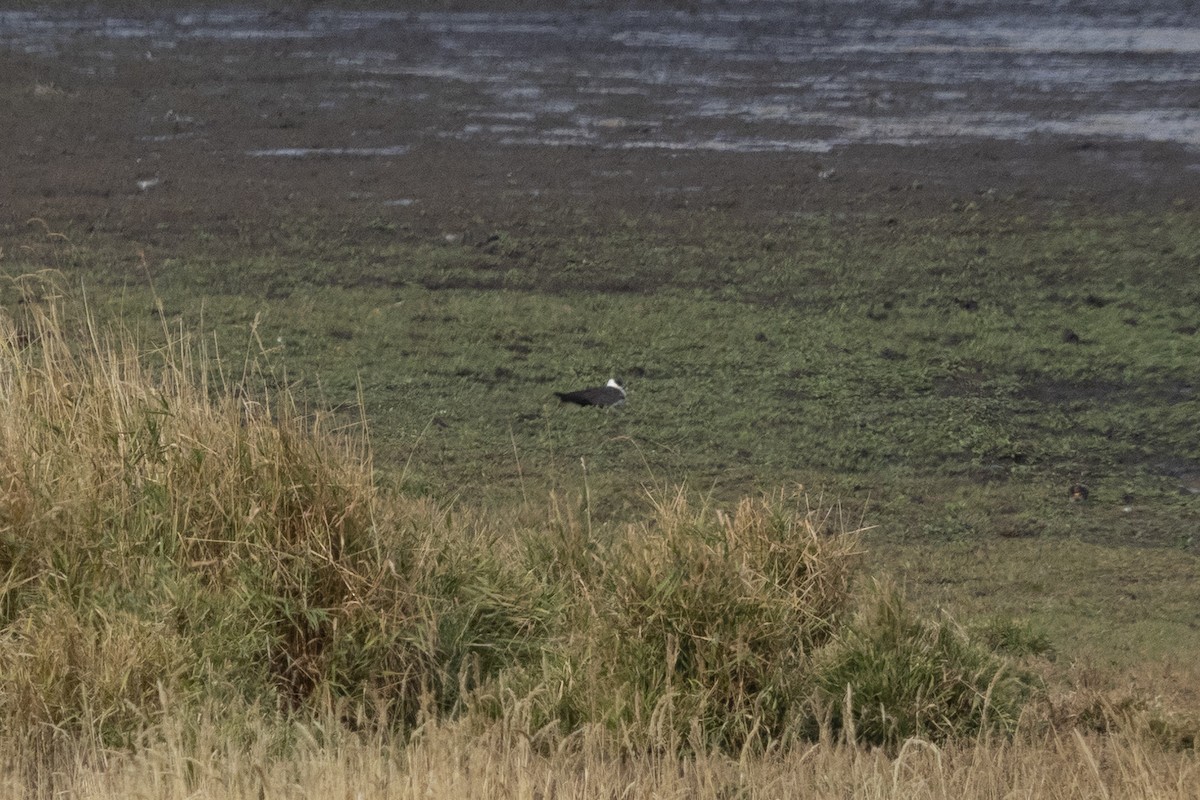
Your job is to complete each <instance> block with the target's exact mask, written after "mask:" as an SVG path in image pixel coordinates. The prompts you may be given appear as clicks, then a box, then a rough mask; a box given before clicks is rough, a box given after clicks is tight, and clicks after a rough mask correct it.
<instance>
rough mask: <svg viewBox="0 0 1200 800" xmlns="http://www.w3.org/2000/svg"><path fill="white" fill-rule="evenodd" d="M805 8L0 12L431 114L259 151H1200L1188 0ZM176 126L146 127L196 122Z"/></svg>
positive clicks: (291, 97)
mask: <svg viewBox="0 0 1200 800" xmlns="http://www.w3.org/2000/svg"><path fill="white" fill-rule="evenodd" d="M797 5H798V4H796V3H793V2H790V0H789V1H788V2H766V1H765V0H760V1H752V2H735V1H734V0H727V1H726V2H711V3H701V4H698V5H697V6H696V7H695V8H696V10H695V11H674V10H662V9H660V10H624V9H622V10H607V9H583V10H574V11H551V12H461V13H406V12H392V11H311V12H295V13H290V12H289V13H279V12H267V11H259V10H250V9H246V10H228V9H226V10H201V9H187V8H181V9H175V10H170V11H161V12H158V13H153V14H147V15H142V16H132V15H122V16H106V15H104V14H102V13H99V12H96V11H94V10H87V11H80V12H77V13H68V12H45V11H21V12H2V13H0V47H4V48H8V49H10V50H12V51H14V52H17V53H22V54H25V55H27V56H30V57H44V58H46V59H54V60H59V61H61V62H63V63H66V64H68V65H70V68H71V69H72V70H73V71H74V72H75V73H76V74H77V75H79V76H80V77H81V78H86V79H93V80H105V79H108V78H112V77H115V76H116V75H118V73H119V72H120V70H121V68H122V65H123V64H127V63H131V62H147V63H164V62H166V63H170V62H172V61H175V62H180V63H187V64H191V65H197V64H199V65H202V66H204V67H211V69H212V70H214V73H213V76H212V77H213V80H214V81H218V82H220V81H222V80H223V81H228V82H237V81H242V80H248V81H252V80H254V79H255V77H256V76H258V75H260V74H261V73H262V72H263V70H264V69H269V72H270V78H271V81H272V86H271V91H273V92H275V93H276V96H277V97H280V98H286V102H287V103H288V104H290V105H292V106H293V107H295V108H297V109H310V110H313V111H315V112H318V113H323V114H326V115H328V116H329V117H330V118H333V119H336V115H337V114H338V111H339V109H341V108H343V107H345V106H347V105H348V104H352V103H357V104H362V103H371V104H376V105H379V106H381V107H383V108H385V109H386V108H387V107H389V106H395V107H397V108H399V107H404V109H405V110H406V115H407V116H409V117H412V116H413V115H414V114H415V116H416V117H417V118H419V119H420V120H421V124H409V125H407V126H398V127H397V129H396V130H395V131H394V132H392V133H391V136H390V138H389V137H387V136H385V139H386V141H383V142H381V143H379V144H378V145H376V144H372V145H371V146H361V145H360V144H359V143H357V142H356V141H355V137H356V136H357V135H358V133H359V132H358V131H356V130H354V129H353V127H352V126H348V127H346V128H345V129H343V130H341V131H340V132H339V133H337V134H336V135H337V136H340V137H342V138H341V140H340V141H329V140H326V141H322V142H321V143H320V144H319V145H313V144H311V143H308V142H302V143H297V144H296V146H278V145H279V143H278V142H277V141H274V140H272V141H269V142H268V141H264V142H262V146H261V147H254V148H252V149H250V150H248V151H246V152H247V153H249V154H252V155H255V156H260V157H279V158H297V157H315V156H323V157H324V156H353V157H390V156H396V155H401V154H403V153H404V152H406V151H407V150H408V148H409V147H411V146H412V145H413V144H414V143H415V142H417V141H420V140H421V139H425V138H432V139H452V140H460V141H468V142H480V143H486V144H490V145H502V146H503V145H529V144H533V145H561V146H588V147H595V148H604V149H662V150H665V151H689V150H690V151H719V152H825V151H829V150H832V149H835V148H837V147H840V146H845V145H850V144H860V143H867V144H871V143H887V144H898V145H918V144H928V143H938V142H942V141H947V140H952V141H955V142H962V141H964V140H972V139H1000V140H1015V141H1021V140H1027V139H1029V138H1031V137H1071V138H1074V139H1080V138H1082V139H1119V140H1126V141H1130V140H1132V141H1138V140H1143V141H1156V142H1171V143H1177V144H1183V145H1186V146H1189V147H1196V146H1200V14H1195V13H1188V11H1187V9H1186V8H1185V5H1186V4H1184V3H1178V4H1176V3H1169V2H1162V1H1161V0H1158V1H1157V2H1156V0H1150V2H1146V3H1137V4H1133V3H1124V4H1122V3H1096V4H1086V3H1085V4H1077V5H1076V6H1075V7H1074V8H1072V9H1063V8H1062V7H1061V4H1059V3H1054V2H1050V1H1049V0H1035V1H1033V2H1023V3H999V2H993V3H983V2H964V3H955V4H943V3H938V2H926V3H902V2H891V3H887V2H885V3H880V2H836V3H835V2H828V3H813V4H805V9H804V10H797ZM265 64H269V68H268V67H266V66H265ZM186 112H187V109H182V110H180V113H181V114H182V113H186ZM176 127H178V128H183V130H180V131H174V132H172V133H171V134H162V133H156V132H154V131H149V130H148V131H147V132H146V135H147V137H162V136H165V135H169V136H176V137H180V138H187V137H188V136H190V135H191V131H190V130H188V129H186V128H187V126H184V125H177V126H176Z"/></svg>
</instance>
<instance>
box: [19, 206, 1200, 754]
mask: <svg viewBox="0 0 1200 800" xmlns="http://www.w3.org/2000/svg"><path fill="white" fill-rule="evenodd" d="M310 222H312V221H308V220H305V221H304V224H300V223H299V222H298V223H297V224H296V225H295V226H294V227H290V226H289V227H288V228H286V229H281V230H278V231H271V232H250V233H249V234H248V236H249V241H242V242H239V243H238V245H239V246H237V247H234V246H232V245H231V243H230V242H229V241H226V240H224V239H222V238H220V237H213V236H211V235H209V234H206V233H205V232H202V231H198V232H193V233H192V234H189V236H188V237H187V241H186V242H184V243H183V245H182V246H177V243H176V245H173V246H172V247H171V249H170V252H169V253H163V254H161V255H156V254H155V251H154V249H153V248H151V249H150V250H149V251H148V254H147V256H146V257H145V259H144V260H143V259H142V258H130V257H129V253H128V252H126V250H125V246H124V245H122V244H121V243H120V242H118V241H116V240H114V239H113V238H110V237H107V236H106V235H104V234H94V235H92V236H79V235H76V234H74V233H72V232H70V231H68V232H66V238H61V237H59V236H51V237H45V238H43V233H42V232H40V231H35V230H31V231H30V232H28V233H26V234H25V239H24V240H23V245H22V247H21V248H14V249H13V250H10V251H8V253H7V254H6V258H7V261H6V266H7V267H8V271H9V273H10V274H11V275H18V274H21V273H24V272H27V271H29V270H30V269H32V268H34V267H37V266H40V265H43V264H53V265H54V266H55V267H56V269H55V273H56V275H58V276H59V278H58V280H59V281H61V284H62V285H68V286H70V287H71V288H70V289H69V290H67V292H66V294H67V295H69V297H68V298H66V299H61V298H58V297H57V296H56V293H57V292H58V289H57V288H55V287H56V285H57V284H55V283H53V282H50V283H47V282H43V281H33V280H30V279H27V278H26V279H16V280H14V281H13V282H12V283H11V285H7V286H5V287H4V288H3V300H4V309H5V312H6V314H7V316H6V317H4V318H3V319H5V329H4V330H3V331H2V332H0V333H2V334H3V335H2V336H0V340H2V341H0V350H3V352H2V353H0V356H2V358H3V360H4V363H3V365H2V367H0V385H2V388H3V392H2V393H0V394H2V395H3V397H2V401H3V404H4V409H3V410H4V417H3V419H4V422H3V426H2V428H3V431H4V436H5V447H4V451H3V452H4V458H3V460H2V461H0V466H2V468H3V474H2V475H0V481H2V482H3V483H2V486H0V489H2V491H0V495H2V496H0V504H2V505H0V575H2V578H0V624H2V625H3V630H4V636H3V637H2V638H0V707H2V710H3V711H4V712H5V713H4V718H5V719H6V720H8V722H7V723H5V725H6V727H5V728H4V730H3V731H2V732H0V735H2V736H3V737H4V738H5V739H6V741H8V742H10V743H12V744H13V747H14V752H22V753H32V754H35V756H36V757H34V756H31V757H32V758H34V761H33V762H32V766H30V765H28V764H26V765H24V766H22V767H21V769H23V770H26V771H29V770H33V771H34V772H36V771H37V770H40V769H49V768H50V767H48V766H47V764H50V763H51V761H47V760H46V759H47V758H49V757H50V756H47V754H48V753H49V754H54V753H58V752H59V749H58V748H67V749H68V750H69V749H70V748H71V747H73V746H74V745H73V744H72V743H77V742H82V741H89V742H92V743H93V744H94V746H96V747H98V748H101V749H103V748H106V747H110V746H127V745H132V744H134V743H136V742H138V741H149V740H148V739H146V738H145V737H147V736H150V737H151V738H154V737H160V738H161V737H165V740H166V741H170V737H171V736H172V735H176V734H173V733H171V731H174V730H175V728H173V727H172V726H178V725H182V728H181V729H180V731H178V732H177V733H178V736H181V737H188V740H189V743H190V744H189V746H191V745H192V744H195V742H197V741H199V739H198V738H197V737H200V736H201V734H202V733H203V731H201V730H200V729H197V728H195V727H194V726H193V725H191V724H190V723H188V724H184V723H182V722H181V721H180V720H181V719H193V720H194V719H204V720H208V721H209V722H207V723H206V724H211V725H215V726H217V727H220V728H222V730H228V731H229V734H228V735H229V736H231V737H233V738H232V739H230V740H229V741H234V740H236V739H237V738H238V737H244V738H253V737H255V736H259V735H262V736H263V737H264V741H265V740H266V739H272V737H278V739H279V741H276V743H275V744H272V745H270V747H268V748H267V749H271V748H276V747H277V748H278V751H279V752H285V751H289V749H290V748H292V747H295V746H297V742H298V740H300V739H303V736H304V735H305V734H300V733H296V732H295V731H292V732H290V733H289V732H288V731H290V730H291V729H290V728H288V727H287V726H285V725H283V723H282V720H283V719H284V718H285V717H288V716H289V715H290V718H291V719H292V721H293V722H295V723H297V724H300V725H301V726H304V725H315V726H316V728H305V729H306V730H318V729H319V730H325V731H330V733H328V736H330V737H331V739H330V740H331V741H333V740H334V739H336V736H338V735H341V734H335V733H333V732H332V731H333V730H334V729H338V730H341V729H342V727H346V728H350V729H355V730H361V731H382V730H402V731H410V730H414V729H415V730H418V731H422V730H423V731H432V730H434V729H435V727H434V726H435V722H436V725H442V724H452V723H451V722H449V721H451V720H458V721H459V722H461V723H462V724H465V725H467V726H468V727H470V726H477V727H475V728H472V729H474V730H483V729H488V730H493V729H492V728H488V726H489V725H499V726H500V730H502V731H508V733H501V734H497V735H500V736H506V737H511V736H516V735H517V734H516V733H515V731H517V730H520V731H521V732H522V734H521V735H526V736H531V737H533V739H532V741H534V742H542V743H543V744H545V745H548V746H550V747H551V748H553V747H558V746H560V745H562V743H563V742H567V741H574V739H572V738H571V737H577V736H583V737H590V736H595V735H596V734H595V732H596V731H597V730H603V731H606V732H607V733H608V735H610V736H613V737H614V738H615V740H617V741H619V742H620V743H621V746H622V747H624V748H626V752H637V753H646V752H653V751H656V750H659V749H664V748H665V749H674V748H688V749H691V750H692V751H693V752H697V753H700V752H708V751H710V750H712V751H713V752H725V753H738V752H741V753H743V754H744V753H748V752H752V751H755V752H757V751H762V752H773V749H775V748H780V747H781V745H782V744H786V743H789V742H794V741H797V740H799V739H804V738H811V739H818V740H822V741H832V740H834V739H835V738H836V737H841V738H843V739H846V740H851V741H856V742H861V743H871V744H882V745H886V746H887V749H888V752H891V753H897V752H901V751H902V750H903V748H904V741H905V739H906V738H907V737H910V736H920V737H922V738H923V739H925V740H928V741H938V742H942V743H944V745H945V746H947V747H953V746H956V744H955V743H956V742H961V741H964V740H968V739H978V740H979V741H983V740H984V739H987V738H988V736H989V734H990V733H992V732H997V731H999V732H1003V733H1005V734H1011V733H1012V732H1013V731H1015V730H1020V729H1032V730H1038V731H1053V732H1061V731H1064V730H1067V729H1070V728H1076V729H1078V730H1086V731H1091V732H1099V733H1102V734H1104V735H1110V734H1112V733H1114V732H1122V733H1133V734H1137V735H1141V734H1143V733H1144V734H1146V739H1145V741H1150V742H1153V743H1154V746H1155V747H1157V746H1160V745H1167V746H1169V747H1170V748H1184V749H1188V748H1194V742H1195V719H1196V709H1197V708H1200V704H1198V703H1197V698H1196V697H1195V693H1194V689H1193V688H1192V687H1194V686H1195V678H1196V675H1195V672H1194V667H1191V666H1190V664H1191V662H1192V661H1193V659H1191V658H1190V656H1191V655H1194V653H1195V652H1197V650H1198V649H1200V636H1198V634H1197V632H1196V629H1195V624H1194V622H1195V611H1194V609H1195V608H1196V606H1197V603H1198V602H1200V596H1198V594H1197V592H1198V591H1200V589H1198V588H1197V585H1196V583H1195V580H1194V576H1195V572H1196V566H1197V557H1198V548H1200V544H1198V543H1197V542H1196V539H1195V529H1196V520H1197V511H1198V506H1197V503H1198V502H1200V500H1198V499H1197V497H1196V495H1195V494H1193V490H1195V489H1196V488H1198V486H1200V484H1197V483H1196V481H1197V478H1198V476H1200V440H1198V439H1197V437H1198V436H1200V434H1198V433H1197V429H1196V426H1195V425H1194V420H1195V418H1196V411H1197V401H1196V399H1195V395H1194V380H1195V374H1194V370H1195V364H1196V363H1200V360H1198V359H1197V356H1200V352H1197V351H1198V350H1200V337H1197V331H1198V330H1200V276H1198V275H1197V273H1196V270H1195V269H1194V266H1195V264H1196V263H1197V257H1198V256H1200V235H1198V234H1197V233H1196V231H1200V225H1197V222H1200V220H1197V218H1196V214H1194V213H1192V212H1186V211H1182V210H1181V211H1179V212H1178V213H1166V214H1160V215H1157V216H1154V217H1146V216H1141V215H1128V216H1106V217H1096V216H1079V215H1076V216H1071V215H1068V214H1064V215H1062V216H1060V217H1053V218H1049V219H1039V220H1031V219H1029V218H1027V217H1023V216H1021V215H1020V214H1018V213H1015V212H1010V211H1008V210H1006V209H1005V208H1003V207H1002V206H997V207H991V208H988V207H985V208H983V209H975V208H963V209H956V210H954V211H953V212H949V213H947V214H945V215H942V216H939V217H935V218H929V219H918V220H912V219H903V220H899V221H895V220H885V219H872V218H857V219H832V218H830V219H796V220H791V221H789V222H787V223H786V224H784V223H782V222H778V221H775V222H771V223H761V222H746V221H733V220H729V219H726V218H724V217H722V216H721V215H720V214H718V213H715V212H714V213H711V214H710V213H698V214H695V215H693V216H688V217H679V218H671V219H653V220H625V221H622V222H621V223H620V224H617V225H614V226H612V227H610V228H606V229H605V230H604V231H603V232H602V233H601V234H600V235H596V232H595V230H594V229H593V228H592V227H591V226H590V223H586V222H584V221H580V220H575V219H573V218H572V217H571V216H570V215H569V214H564V216H563V217H562V218H561V219H558V220H554V221H553V222H554V224H557V225H558V226H559V227H558V228H553V227H552V226H551V223H549V222H547V223H541V224H538V225H536V226H534V225H524V226H514V228H513V229H512V230H500V231H494V230H487V229H483V230H480V231H467V232H466V234H465V235H464V237H463V238H462V239H461V241H460V240H457V239H456V240H455V241H453V242H450V241H445V240H442V239H440V238H439V239H435V240H425V239H423V238H422V237H418V236H415V235H410V234H407V233H406V232H404V231H402V230H395V229H392V228H389V227H388V226H386V225H380V224H375V223H372V224H368V225H364V226H362V227H361V228H358V229H355V230H347V231H329V230H324V229H322V228H321V227H320V225H319V223H314V224H312V225H310V224H309V223H310ZM893 223H894V224H893ZM256 237H261V240H260V239H259V238H256ZM681 242H683V243H685V244H680V243H681ZM13 253H17V254H18V255H19V257H18V258H16V259H14V258H13V255H12V254H13ZM180 253H188V254H189V255H188V256H187V257H186V258H183V257H181V256H180ZM76 286H78V287H79V289H80V291H79V295H80V296H81V297H84V298H86V308H84V306H83V305H82V304H81V303H80V302H78V300H77V299H76V298H75V295H76V289H75V287H76ZM97 320H102V322H98V321H97ZM120 330H128V331H129V333H127V334H126V333H113V332H112V331H120ZM191 330H200V331H204V332H205V333H204V334H203V335H202V336H199V337H197V338H195V339H193V338H191V337H190V336H189V335H187V334H186V333H185V331H191ZM611 374H615V375H617V376H620V377H624V378H625V379H626V380H627V381H628V383H629V386H630V400H629V403H628V405H627V407H625V408H623V409H619V410H615V411H612V412H597V411H593V410H591V409H576V408H567V407H563V406H560V405H559V404H558V403H557V402H556V401H555V400H554V398H553V395H552V394H551V392H552V391H553V390H554V389H559V388H563V387H565V386H573V385H575V384H576V383H577V382H579V381H595V380H602V379H604V378H606V377H607V376H609V375H611ZM367 421H369V424H368V422H367ZM1077 481H1081V482H1083V483H1085V484H1087V485H1088V486H1089V487H1090V489H1091V492H1090V495H1089V498H1088V500H1087V501H1086V502H1083V503H1071V502H1068V496H1067V495H1068V492H1067V489H1068V487H1069V486H1070V485H1071V484H1073V483H1075V482H1077ZM680 485H684V486H688V487H691V488H690V489H685V490H682V491H678V490H676V489H675V488H674V487H677V486H680ZM795 485H802V487H804V488H803V489H802V491H800V492H797V493H789V494H787V495H782V494H775V495H770V496H767V497H763V495H762V491H763V489H764V488H770V487H777V486H795ZM647 495H648V496H649V498H650V506H651V511H650V513H647ZM697 497H702V498H703V499H702V500H697ZM746 497H751V498H759V499H753V500H744V499H743V498H746ZM803 497H809V498H814V501H813V502H814V507H808V506H805V505H803V504H802V503H801V500H800V498H803ZM545 498H550V500H549V502H547V501H546V500H545ZM829 498H836V500H831V499H829ZM860 529H861V530H860ZM864 565H865V571H864V570H863V566H864ZM880 573H883V574H884V575H885V576H890V577H891V578H893V579H894V580H896V581H897V582H899V583H901V584H903V585H904V587H905V592H904V593H902V594H901V593H897V592H895V591H893V590H890V589H882V590H873V589H871V588H870V585H869V581H866V580H864V578H863V575H864V574H866V575H878V574H880ZM941 609H948V610H949V611H950V612H952V613H953V615H954V617H955V618H958V619H960V620H963V624H962V626H960V625H958V624H956V623H955V622H953V620H952V618H951V617H948V616H945V615H944V614H942V613H941V611H940V610H941ZM1054 659H1057V660H1054ZM1088 663H1090V664H1096V665H1099V667H1101V668H1102V669H1106V670H1111V671H1110V672H1102V673H1099V674H1100V677H1096V674H1093V673H1088V672H1087V671H1086V667H1081V666H1077V665H1078V664H1088ZM1148 663H1155V664H1156V666H1155V667H1154V669H1153V670H1152V672H1151V673H1150V674H1148V675H1147V673H1145V672H1144V670H1145V669H1146V665H1147V664H1148ZM1129 671H1132V672H1134V673H1135V674H1139V675H1141V676H1142V677H1141V678H1140V679H1139V680H1140V682H1141V684H1142V686H1140V687H1137V688H1135V689H1129V687H1128V686H1124V688H1122V686H1123V684H1124V683H1125V681H1124V678H1123V677H1122V676H1123V675H1125V674H1126V673H1127V672H1129ZM1177 671H1178V672H1177ZM1147 698H1154V699H1152V700H1151V699H1147ZM218 709H219V711H218ZM489 720H491V721H489ZM305 721H307V722H305ZM453 724H459V723H453ZM257 726H264V727H261V728H260V727H257ZM263 730H265V731H273V732H274V733H270V734H262V733H261V731H263ZM147 731H153V733H147ZM254 731H260V733H253V732H254ZM205 735H207V734H205ZM1055 735H1057V733H1055ZM1003 739H1004V737H999V739H997V740H996V741H1002V740H1003ZM283 740H288V744H286V745H285V744H283V743H282V742H283ZM155 741H160V739H155ZM223 741H224V740H223ZM272 741H274V740H273V739H272ZM506 741H508V739H506ZM222 746H228V745H222ZM264 747H266V745H264ZM898 748H899V749H898ZM301 749H303V748H302V747H301ZM1073 752H1074V751H1073ZM1060 755H1061V753H1060ZM55 757H57V756H55ZM1117 760H1119V758H1118V759H1117Z"/></svg>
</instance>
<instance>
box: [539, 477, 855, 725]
mask: <svg viewBox="0 0 1200 800" xmlns="http://www.w3.org/2000/svg"><path fill="white" fill-rule="evenodd" d="M831 522H832V520H831V518H830V514H829V511H828V510H827V509H826V510H822V509H819V508H808V507H805V506H804V505H803V500H802V498H796V497H789V496H787V495H785V494H782V493H776V494H775V495H770V496H763V497H760V498H747V499H744V500H742V501H741V502H740V503H739V504H738V505H737V507H736V509H735V510H733V511H732V512H730V513H724V512H722V511H721V510H719V509H715V508H709V507H705V506H699V507H697V506H696V505H695V504H693V503H691V502H690V501H689V499H688V496H687V494H686V493H685V492H682V491H680V492H678V493H676V494H674V495H670V496H667V497H665V498H661V499H659V500H657V501H656V502H655V503H654V513H653V515H652V516H651V517H650V518H649V519H648V520H647V521H645V522H640V523H633V524H630V525H627V526H625V527H624V528H623V529H622V530H621V531H620V532H619V533H618V534H617V535H616V536H615V537H614V539H613V541H612V542H611V543H609V544H608V546H607V547H606V548H605V549H604V550H603V553H602V555H601V556H600V557H599V559H598V560H599V565H598V567H596V568H594V569H591V570H589V571H588V572H587V573H585V574H584V575H582V576H581V577H580V579H579V580H578V581H576V582H575V586H576V587H577V589H576V597H575V599H574V601H573V605H574V608H575V609H576V622H575V623H574V624H573V625H572V628H571V630H572V635H570V636H569V637H568V639H567V642H566V645H565V647H564V649H563V661H562V663H561V665H560V667H559V669H560V672H559V673H558V674H552V675H551V676H550V685H551V686H553V687H554V691H553V692H552V696H553V704H552V706H551V709H550V711H549V712H548V713H549V716H550V718H551V719H554V720H559V721H562V720H578V721H590V722H603V723H605V724H607V725H609V726H612V727H614V728H618V729H621V730H623V731H625V734H626V736H627V737H628V738H629V739H630V740H631V741H640V742H641V743H642V744H643V745H650V744H656V745H659V746H664V745H665V746H668V747H670V746H672V744H671V743H679V742H688V743H689V744H690V745H691V746H694V747H701V748H703V747H710V746H720V747H734V748H740V747H743V746H745V745H747V744H749V743H751V742H752V741H753V742H760V741H765V740H772V739H778V738H779V737H781V736H783V735H784V734H785V732H786V731H787V729H788V726H789V725H790V723H792V722H793V721H794V716H795V713H796V709H797V708H798V707H799V706H800V704H801V703H802V699H803V697H804V694H805V691H806V687H805V685H804V681H803V680H802V676H803V675H804V673H805V670H806V667H807V665H808V664H809V661H810V659H811V657H812V654H813V653H814V652H816V651H817V650H819V649H820V648H821V647H823V646H825V645H826V644H827V643H828V642H829V641H830V640H831V639H832V637H833V636H834V635H835V634H836V632H837V631H838V629H839V626H840V624H841V621H842V618H843V616H844V615H845V613H846V611H847V607H848V605H849V603H850V601H851V597H852V595H851V590H850V589H851V582H852V579H853V576H854V573H855V569H856V565H857V562H858V556H859V545H858V538H857V536H856V535H855V534H853V533H851V532H847V531H845V530H842V529H838V528H837V527H836V525H831Z"/></svg>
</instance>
